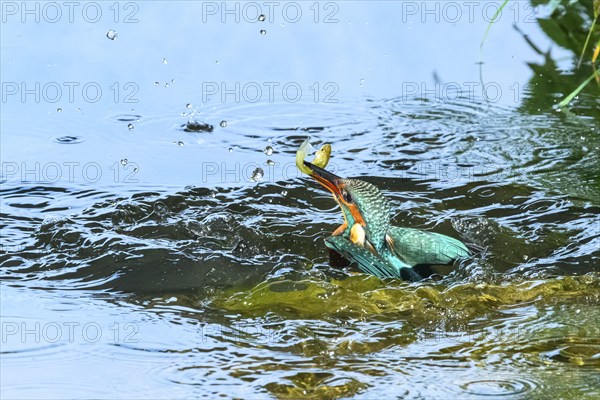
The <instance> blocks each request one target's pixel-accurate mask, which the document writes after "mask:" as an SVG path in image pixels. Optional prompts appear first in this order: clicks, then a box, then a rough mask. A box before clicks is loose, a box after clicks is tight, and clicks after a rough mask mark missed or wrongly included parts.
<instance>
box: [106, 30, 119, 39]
mask: <svg viewBox="0 0 600 400" xmlns="http://www.w3.org/2000/svg"><path fill="white" fill-rule="evenodd" d="M106 37H107V38H109V39H110V40H115V39H116V38H117V31H115V30H112V29H111V30H109V31H108V32H106Z"/></svg>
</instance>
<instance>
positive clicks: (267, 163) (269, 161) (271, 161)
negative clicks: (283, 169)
mask: <svg viewBox="0 0 600 400" xmlns="http://www.w3.org/2000/svg"><path fill="white" fill-rule="evenodd" d="M265 164H266V165H275V162H273V160H267V161H266V162H265Z"/></svg>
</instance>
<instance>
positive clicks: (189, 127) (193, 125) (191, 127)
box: [183, 113, 214, 132]
mask: <svg viewBox="0 0 600 400" xmlns="http://www.w3.org/2000/svg"><path fill="white" fill-rule="evenodd" d="M192 115H193V113H192V114H190V119H189V121H188V123H187V124H185V125H183V130H184V131H186V132H212V131H213V129H214V127H213V126H212V125H211V124H205V123H202V122H198V121H195V120H193V119H192V117H191V116H192Z"/></svg>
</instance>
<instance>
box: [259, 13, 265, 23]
mask: <svg viewBox="0 0 600 400" xmlns="http://www.w3.org/2000/svg"><path fill="white" fill-rule="evenodd" d="M265 19H267V17H265V14H260V15H259V16H258V20H259V21H260V22H263V21H264V20H265Z"/></svg>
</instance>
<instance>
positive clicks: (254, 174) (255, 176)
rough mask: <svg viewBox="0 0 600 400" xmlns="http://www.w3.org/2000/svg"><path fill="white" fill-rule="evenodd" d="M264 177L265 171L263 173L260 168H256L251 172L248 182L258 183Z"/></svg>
mask: <svg viewBox="0 0 600 400" xmlns="http://www.w3.org/2000/svg"><path fill="white" fill-rule="evenodd" d="M264 175H265V171H263V169H262V168H260V167H258V168H256V169H255V170H254V171H253V172H252V176H251V177H250V180H251V181H252V182H259V181H260V180H262V178H263V176H264Z"/></svg>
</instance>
